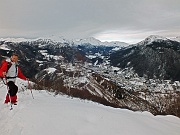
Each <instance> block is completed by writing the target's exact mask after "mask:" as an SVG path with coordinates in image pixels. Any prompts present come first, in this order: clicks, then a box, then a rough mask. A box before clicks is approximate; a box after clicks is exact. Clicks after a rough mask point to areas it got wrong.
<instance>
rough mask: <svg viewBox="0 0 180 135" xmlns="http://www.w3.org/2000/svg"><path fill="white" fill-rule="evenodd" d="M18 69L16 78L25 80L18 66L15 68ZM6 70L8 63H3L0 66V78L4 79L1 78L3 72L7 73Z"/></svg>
mask: <svg viewBox="0 0 180 135" xmlns="http://www.w3.org/2000/svg"><path fill="white" fill-rule="evenodd" d="M17 68H18V74H17V77H19V78H21V79H23V80H26V77H25V76H24V75H23V73H22V72H21V69H20V68H19V66H18V67H17ZM7 70H8V62H7V61H4V62H3V64H2V66H1V69H0V77H4V76H3V72H6V73H7Z"/></svg>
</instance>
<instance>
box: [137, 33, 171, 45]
mask: <svg viewBox="0 0 180 135" xmlns="http://www.w3.org/2000/svg"><path fill="white" fill-rule="evenodd" d="M167 40H169V39H168V38H166V37H163V36H159V35H150V36H148V37H147V38H145V39H144V40H142V41H141V42H139V43H137V44H135V45H149V44H151V43H152V42H162V41H167Z"/></svg>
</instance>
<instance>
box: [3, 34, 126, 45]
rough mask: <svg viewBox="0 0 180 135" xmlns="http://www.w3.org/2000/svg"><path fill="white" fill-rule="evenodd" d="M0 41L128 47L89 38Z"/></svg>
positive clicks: (115, 42)
mask: <svg viewBox="0 0 180 135" xmlns="http://www.w3.org/2000/svg"><path fill="white" fill-rule="evenodd" d="M0 41H5V42H14V43H20V42H33V41H44V42H53V43H58V42H59V43H66V44H69V45H72V46H73V45H87V44H88V45H94V46H99V45H102V46H118V47H123V46H128V44H127V43H125V42H120V41H112V42H107V41H105V42H101V41H100V40H98V39H96V38H94V37H89V38H84V39H66V38H64V37H63V36H46V37H39V38H35V39H27V38H0Z"/></svg>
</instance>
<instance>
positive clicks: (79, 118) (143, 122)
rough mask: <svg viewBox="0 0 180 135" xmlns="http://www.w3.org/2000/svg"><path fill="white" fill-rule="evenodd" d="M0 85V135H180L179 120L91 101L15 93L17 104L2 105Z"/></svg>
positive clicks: (40, 93) (5, 90)
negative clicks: (11, 107)
mask: <svg viewBox="0 0 180 135" xmlns="http://www.w3.org/2000/svg"><path fill="white" fill-rule="evenodd" d="M6 92H7V88H6V86H4V85H3V84H0V135H180V119H179V118H177V117H175V116H153V115H152V114H150V113H148V112H133V111H130V110H126V109H115V108H111V107H107V106H103V105H100V104H97V103H93V102H90V101H84V100H80V99H77V98H73V99H72V98H68V97H67V96H62V95H57V96H54V95H53V93H48V92H46V91H37V90H36V91H35V90H34V91H33V94H34V97H35V99H33V98H32V96H31V93H30V90H27V91H24V92H23V91H22V92H19V93H18V97H19V98H18V99H19V101H18V105H17V106H13V110H9V109H10V106H9V105H4V104H3V102H4V98H5V95H6Z"/></svg>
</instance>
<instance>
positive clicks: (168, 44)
mask: <svg viewBox="0 0 180 135" xmlns="http://www.w3.org/2000/svg"><path fill="white" fill-rule="evenodd" d="M110 59H111V63H112V65H113V66H118V67H121V68H126V67H131V68H133V69H134V70H135V71H136V73H138V75H139V76H147V77H148V78H159V79H169V80H180V78H179V77H180V68H179V67H180V43H179V42H176V41H173V40H170V39H167V38H165V37H160V36H149V37H147V38H146V39H145V40H143V41H141V42H139V43H137V44H134V45H132V46H129V47H127V48H124V49H121V50H119V51H116V52H114V53H112V54H111V58H110ZM174 71H176V72H174Z"/></svg>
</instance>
